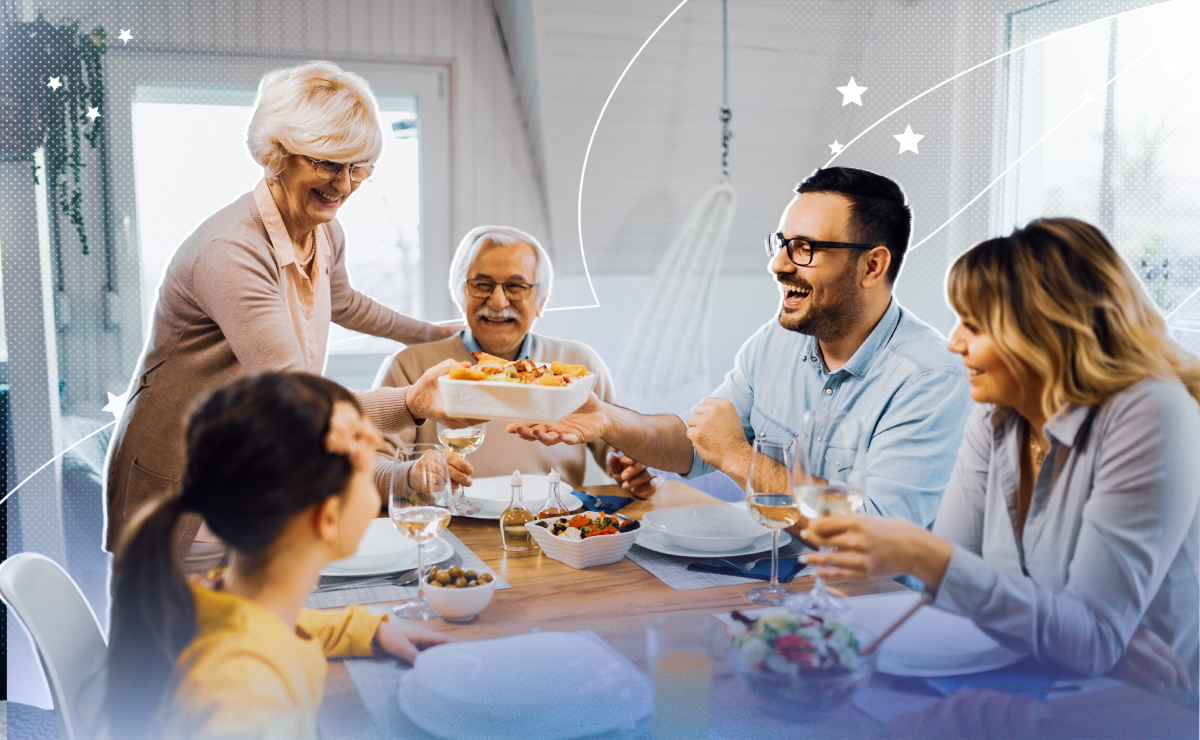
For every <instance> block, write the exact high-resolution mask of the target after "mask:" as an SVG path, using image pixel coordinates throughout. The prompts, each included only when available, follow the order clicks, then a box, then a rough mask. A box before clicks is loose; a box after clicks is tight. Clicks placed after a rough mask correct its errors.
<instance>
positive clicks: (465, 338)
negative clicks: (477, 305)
mask: <svg viewBox="0 0 1200 740" xmlns="http://www.w3.org/2000/svg"><path fill="white" fill-rule="evenodd" d="M460 336H461V337H462V343H463V346H464V347H466V348H467V351H468V352H482V351H483V347H480V346H479V342H477V341H475V335H474V334H472V333H471V330H470V329H463V332H462V334H461V335H460ZM531 349H533V332H527V333H526V334H525V341H523V342H521V351H520V352H518V353H517V359H518V360H528V359H529V352H530V350H531Z"/></svg>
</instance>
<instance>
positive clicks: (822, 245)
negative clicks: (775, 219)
mask: <svg viewBox="0 0 1200 740" xmlns="http://www.w3.org/2000/svg"><path fill="white" fill-rule="evenodd" d="M785 247H786V248H787V253H788V259H790V260H791V261H792V264H794V265H796V267H808V266H809V265H811V264H812V261H813V252H815V251H816V250H818V249H874V248H875V245H874V244H855V243H853V242H817V241H813V240H812V239H807V238H805V237H802V236H797V237H793V238H791V239H789V238H787V237H785V236H784V235H783V232H782V231H776V232H775V233H774V234H767V255H768V256H769V257H770V258H771V259H775V255H777V254H779V250H780V249H783V248H785Z"/></svg>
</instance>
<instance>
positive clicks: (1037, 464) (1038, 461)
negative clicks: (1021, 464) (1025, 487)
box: [1029, 429, 1050, 470]
mask: <svg viewBox="0 0 1200 740" xmlns="http://www.w3.org/2000/svg"><path fill="white" fill-rule="evenodd" d="M1029 449H1030V451H1031V452H1033V467H1034V468H1035V469H1038V470H1040V469H1041V467H1042V463H1043V462H1045V460H1046V453H1047V452H1049V451H1050V450H1049V449H1045V450H1043V449H1042V448H1041V447H1040V446H1039V445H1038V443H1037V437H1036V436H1035V435H1034V433H1033V430H1032V429H1031V430H1030V431H1029Z"/></svg>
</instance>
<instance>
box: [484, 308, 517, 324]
mask: <svg viewBox="0 0 1200 740" xmlns="http://www.w3.org/2000/svg"><path fill="white" fill-rule="evenodd" d="M475 318H477V319H512V320H514V321H520V320H521V314H519V313H517V310H516V309H515V308H513V307H512V306H505V307H504V308H502V309H500V310H499V311H497V310H495V309H493V308H492V307H491V306H480V307H479V308H477V309H475Z"/></svg>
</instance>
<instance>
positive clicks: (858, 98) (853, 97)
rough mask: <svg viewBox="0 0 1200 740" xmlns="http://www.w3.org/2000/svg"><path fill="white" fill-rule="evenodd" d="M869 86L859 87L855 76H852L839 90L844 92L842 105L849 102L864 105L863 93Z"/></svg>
mask: <svg viewBox="0 0 1200 740" xmlns="http://www.w3.org/2000/svg"><path fill="white" fill-rule="evenodd" d="M866 89H867V88H865V87H859V86H858V85H856V84H854V78H853V77H851V78H850V82H849V83H848V84H847V85H846V86H845V87H839V88H838V89H837V91H838V92H840V93H841V94H842V105H847V104H849V103H857V104H858V107H860V108H861V107H862V94H863V92H865V91H866Z"/></svg>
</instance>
